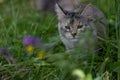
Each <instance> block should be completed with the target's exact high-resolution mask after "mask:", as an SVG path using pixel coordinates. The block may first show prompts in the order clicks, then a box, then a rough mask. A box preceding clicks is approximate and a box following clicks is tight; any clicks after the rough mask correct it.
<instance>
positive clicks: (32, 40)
mask: <svg viewBox="0 0 120 80" xmlns="http://www.w3.org/2000/svg"><path fill="white" fill-rule="evenodd" d="M40 42H41V39H40V38H37V37H34V36H26V37H24V39H23V44H24V45H25V46H27V45H31V46H36V45H37V44H40Z"/></svg>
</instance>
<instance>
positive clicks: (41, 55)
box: [36, 51, 45, 59]
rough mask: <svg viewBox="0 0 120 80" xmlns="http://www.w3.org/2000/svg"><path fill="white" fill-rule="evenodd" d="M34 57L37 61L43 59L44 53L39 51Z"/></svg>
mask: <svg viewBox="0 0 120 80" xmlns="http://www.w3.org/2000/svg"><path fill="white" fill-rule="evenodd" d="M36 57H37V58H39V59H43V58H44V57H45V51H40V52H39V53H38V54H37V56H36Z"/></svg>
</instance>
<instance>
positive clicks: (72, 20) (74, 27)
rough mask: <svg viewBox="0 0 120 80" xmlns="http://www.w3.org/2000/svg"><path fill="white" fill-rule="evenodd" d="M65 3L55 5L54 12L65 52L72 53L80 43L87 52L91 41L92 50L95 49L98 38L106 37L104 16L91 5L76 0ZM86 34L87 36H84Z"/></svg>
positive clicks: (63, 1) (63, 0)
mask: <svg viewBox="0 0 120 80" xmlns="http://www.w3.org/2000/svg"><path fill="white" fill-rule="evenodd" d="M65 1H66V0H62V1H60V2H58V3H56V5H55V11H56V14H57V17H58V31H59V34H60V37H61V40H62V42H63V44H64V45H65V47H66V50H67V51H68V52H71V51H74V50H75V49H76V47H77V45H78V44H79V42H82V41H83V44H81V46H82V47H83V49H85V50H88V49H89V48H91V40H92V41H93V45H94V49H97V48H98V46H97V42H98V40H99V39H98V37H100V38H105V37H106V22H107V20H106V18H105V16H104V14H103V13H102V12H101V11H100V10H99V9H98V8H97V7H95V6H94V5H92V4H91V3H88V4H84V3H79V2H78V1H77V0H71V1H72V2H69V3H65ZM74 1H75V2H74ZM75 3H77V4H75ZM87 33H89V34H88V35H86V34H87Z"/></svg>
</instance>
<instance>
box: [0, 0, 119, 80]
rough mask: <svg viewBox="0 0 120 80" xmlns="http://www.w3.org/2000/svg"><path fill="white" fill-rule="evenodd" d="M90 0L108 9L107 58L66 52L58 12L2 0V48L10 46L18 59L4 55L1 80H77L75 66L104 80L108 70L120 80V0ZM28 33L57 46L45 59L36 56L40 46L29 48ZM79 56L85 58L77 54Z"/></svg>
mask: <svg viewBox="0 0 120 80" xmlns="http://www.w3.org/2000/svg"><path fill="white" fill-rule="evenodd" d="M87 1H88V0H87ZM90 1H91V2H92V3H93V4H94V5H96V6H97V7H99V8H100V9H101V10H102V11H103V12H104V14H105V16H106V18H107V20H108V27H107V36H108V39H107V40H105V44H106V47H104V48H103V49H104V53H105V55H104V58H103V56H95V55H94V54H92V52H90V53H89V54H82V53H81V52H79V51H78V52H76V53H71V54H69V53H66V52H65V48H64V45H63V44H62V42H61V40H60V37H59V34H58V29H57V18H56V15H55V14H50V13H48V14H46V13H44V12H42V11H36V10H34V9H32V8H31V7H30V1H27V0H10V1H8V2H2V3H0V49H2V48H7V49H8V51H9V53H11V54H12V55H13V57H14V58H15V60H16V63H15V64H11V63H8V62H7V60H6V58H5V57H4V56H2V55H0V80H1V79H3V80H75V79H74V76H72V75H71V74H72V69H77V68H78V69H81V70H83V71H84V72H85V74H86V75H87V74H89V73H90V74H91V75H92V77H93V79H95V78H96V80H104V79H100V77H102V78H103V76H104V75H105V73H106V72H108V73H109V77H110V80H120V55H119V53H120V49H119V47H120V26H119V25H120V5H119V4H120V1H119V0H89V1H88V2H90ZM27 35H32V36H36V37H40V38H42V41H43V43H46V44H47V43H48V44H53V45H54V47H53V48H51V49H50V50H49V51H47V52H46V58H45V59H37V58H36V53H37V51H39V49H35V50H36V51H34V52H33V53H34V54H29V53H28V52H27V51H26V49H25V46H23V44H22V40H23V38H24V37H25V36H27ZM115 46H117V48H116V47H115ZM79 53H81V54H79ZM78 55H81V57H80V58H79V57H76V56H78ZM86 77H87V76H86ZM98 78H99V79H98ZM87 80H90V79H87Z"/></svg>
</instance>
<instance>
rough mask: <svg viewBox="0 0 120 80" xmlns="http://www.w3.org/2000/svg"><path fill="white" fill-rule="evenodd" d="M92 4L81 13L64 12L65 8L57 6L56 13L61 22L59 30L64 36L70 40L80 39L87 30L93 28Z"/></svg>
mask: <svg viewBox="0 0 120 80" xmlns="http://www.w3.org/2000/svg"><path fill="white" fill-rule="evenodd" d="M91 9H92V8H91V4H89V5H87V6H86V7H85V8H84V10H83V11H82V12H81V13H80V12H79V11H78V12H74V11H73V12H71V11H67V10H64V7H63V8H62V6H60V5H59V4H56V13H57V16H58V20H59V29H60V32H61V34H62V36H64V37H66V38H68V39H75V38H79V37H80V35H81V34H83V33H85V31H86V29H88V28H91V27H90V25H91V23H92V22H93V20H94V19H92V16H91V14H92V10H91Z"/></svg>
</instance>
